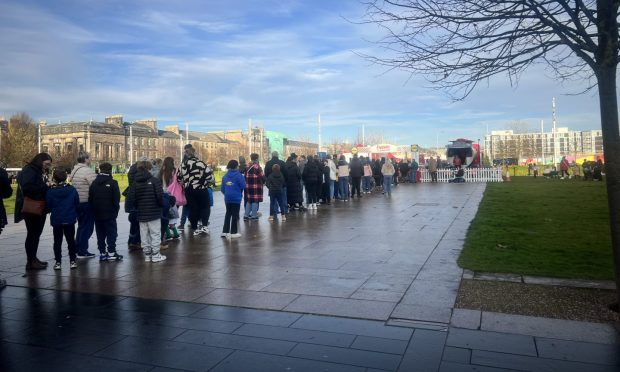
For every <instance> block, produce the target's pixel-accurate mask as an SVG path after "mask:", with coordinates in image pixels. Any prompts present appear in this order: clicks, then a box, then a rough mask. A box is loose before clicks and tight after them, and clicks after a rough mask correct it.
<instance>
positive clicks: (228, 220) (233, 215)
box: [222, 203, 241, 234]
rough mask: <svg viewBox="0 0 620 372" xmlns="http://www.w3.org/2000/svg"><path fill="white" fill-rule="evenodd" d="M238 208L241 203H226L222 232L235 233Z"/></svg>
mask: <svg viewBox="0 0 620 372" xmlns="http://www.w3.org/2000/svg"><path fill="white" fill-rule="evenodd" d="M239 209H241V204H239V203H226V215H225V216H224V228H223V229H222V232H223V233H224V234H228V233H230V234H236V233H237V224H238V222H239Z"/></svg>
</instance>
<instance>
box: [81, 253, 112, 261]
mask: <svg viewBox="0 0 620 372" xmlns="http://www.w3.org/2000/svg"><path fill="white" fill-rule="evenodd" d="M78 257H79V256H78ZM109 258H110V256H108V254H107V253H103V254H100V255H99V262H104V261H107V260H108V259H109Z"/></svg>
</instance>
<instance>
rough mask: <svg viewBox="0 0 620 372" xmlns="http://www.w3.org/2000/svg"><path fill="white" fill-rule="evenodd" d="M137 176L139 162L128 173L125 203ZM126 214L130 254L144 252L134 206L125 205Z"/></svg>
mask: <svg viewBox="0 0 620 372" xmlns="http://www.w3.org/2000/svg"><path fill="white" fill-rule="evenodd" d="M140 161H143V162H144V161H148V158H147V157H145V156H143V157H142V158H141V159H140ZM136 174H138V162H135V163H133V164H132V165H131V166H130V167H129V170H128V172H127V183H128V185H127V189H126V190H125V192H124V194H123V195H124V196H125V201H127V199H126V198H127V194H126V192H127V191H128V190H129V189H131V186H133V184H134V183H135V182H136ZM125 204H126V205H125V212H127V213H128V214H127V219H128V220H129V236H128V237H127V247H128V249H129V251H130V252H133V251H142V240H141V238H140V221H138V212H137V210H136V209H135V206H133V205H127V203H125Z"/></svg>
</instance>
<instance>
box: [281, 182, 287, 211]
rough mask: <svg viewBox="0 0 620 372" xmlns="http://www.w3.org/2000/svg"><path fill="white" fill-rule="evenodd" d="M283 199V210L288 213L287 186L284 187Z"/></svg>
mask: <svg viewBox="0 0 620 372" xmlns="http://www.w3.org/2000/svg"><path fill="white" fill-rule="evenodd" d="M282 200H283V201H284V204H283V205H284V208H283V212H282V213H284V214H287V213H288V203H287V202H286V201H287V200H288V199H287V195H286V186H284V187H282Z"/></svg>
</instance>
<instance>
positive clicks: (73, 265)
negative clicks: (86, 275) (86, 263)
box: [69, 261, 77, 269]
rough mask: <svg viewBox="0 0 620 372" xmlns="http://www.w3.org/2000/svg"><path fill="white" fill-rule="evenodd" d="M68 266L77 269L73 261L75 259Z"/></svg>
mask: <svg viewBox="0 0 620 372" xmlns="http://www.w3.org/2000/svg"><path fill="white" fill-rule="evenodd" d="M69 267H70V268H71V269H77V262H75V261H71V264H70V265H69Z"/></svg>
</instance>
